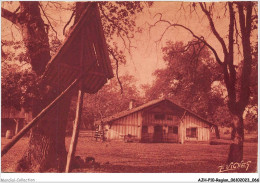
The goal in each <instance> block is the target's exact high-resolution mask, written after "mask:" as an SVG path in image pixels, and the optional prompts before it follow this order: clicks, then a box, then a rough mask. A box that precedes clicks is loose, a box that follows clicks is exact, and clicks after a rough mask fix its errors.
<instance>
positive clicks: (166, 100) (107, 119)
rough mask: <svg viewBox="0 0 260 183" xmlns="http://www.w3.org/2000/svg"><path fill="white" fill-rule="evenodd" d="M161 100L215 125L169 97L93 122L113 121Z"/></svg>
mask: <svg viewBox="0 0 260 183" xmlns="http://www.w3.org/2000/svg"><path fill="white" fill-rule="evenodd" d="M162 102H169V103H170V104H172V105H174V106H176V107H178V108H180V109H181V110H183V111H186V112H187V113H189V114H192V115H193V116H195V117H197V118H199V119H200V120H202V121H203V122H205V123H207V124H209V125H211V126H217V125H215V124H214V123H212V122H209V121H208V120H206V119H204V118H202V117H200V116H198V115H197V114H195V113H193V112H191V111H190V110H188V109H185V108H184V107H181V106H179V105H177V104H175V103H174V102H173V101H171V100H169V99H165V98H163V99H156V100H152V101H150V102H147V103H145V104H143V105H141V106H139V107H135V108H133V109H130V110H129V109H128V110H125V111H122V112H119V113H116V114H114V115H112V116H109V117H106V118H103V119H101V120H98V121H95V122H94V124H100V123H101V121H102V122H104V123H106V122H111V121H114V120H116V119H119V118H122V117H125V116H127V115H129V114H132V113H135V112H138V111H141V110H144V109H146V108H148V107H152V106H155V105H157V104H160V103H162Z"/></svg>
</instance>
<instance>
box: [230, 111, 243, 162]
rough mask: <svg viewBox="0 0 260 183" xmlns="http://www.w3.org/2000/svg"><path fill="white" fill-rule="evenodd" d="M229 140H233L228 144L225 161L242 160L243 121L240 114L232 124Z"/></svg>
mask: <svg viewBox="0 0 260 183" xmlns="http://www.w3.org/2000/svg"><path fill="white" fill-rule="evenodd" d="M231 140H233V143H232V144H230V148H229V155H228V160H227V163H228V164H230V163H231V162H233V163H235V162H238V163H239V162H241V161H242V160H243V143H244V123H243V117H242V115H241V116H240V117H239V120H238V121H236V122H235V123H234V124H233V129H232V133H231Z"/></svg>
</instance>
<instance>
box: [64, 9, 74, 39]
mask: <svg viewBox="0 0 260 183" xmlns="http://www.w3.org/2000/svg"><path fill="white" fill-rule="evenodd" d="M74 15H75V11H73V13H72V15H71V17H70V19H69V21H68V22H67V23H66V25H65V26H64V28H63V35H65V30H66V27H67V26H68V25H69V24H70V22H71V20H72V18H73V17H74Z"/></svg>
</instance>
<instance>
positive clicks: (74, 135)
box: [65, 33, 85, 173]
mask: <svg viewBox="0 0 260 183" xmlns="http://www.w3.org/2000/svg"><path fill="white" fill-rule="evenodd" d="M81 34H82V33H81ZM84 35H85V34H83V37H82V38H81V44H80V45H81V49H80V54H81V56H80V69H81V71H80V72H81V74H83V73H84V63H83V59H84V58H85V57H84V41H85V39H84ZM83 86H84V80H81V82H80V84H79V91H78V100H77V109H76V116H75V120H74V125H73V132H72V137H71V141H70V148H69V152H68V156H67V164H66V169H65V172H66V173H69V172H70V170H71V163H72V161H73V159H74V154H75V151H76V147H77V143H78V136H79V127H80V122H81V113H82V105H83V96H84V92H83Z"/></svg>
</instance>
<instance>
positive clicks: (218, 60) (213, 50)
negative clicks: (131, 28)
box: [149, 17, 223, 65]
mask: <svg viewBox="0 0 260 183" xmlns="http://www.w3.org/2000/svg"><path fill="white" fill-rule="evenodd" d="M160 22H163V23H167V24H169V27H181V28H183V29H185V30H187V31H188V32H190V34H191V35H192V36H193V37H194V38H196V39H197V40H199V41H201V42H203V43H204V44H205V45H206V46H207V47H208V48H209V49H210V50H211V51H212V52H213V54H214V56H215V58H216V61H217V62H218V63H219V64H220V65H222V64H223V62H222V61H221V60H220V58H219V56H218V54H217V51H216V50H215V49H214V48H213V47H212V46H211V45H210V44H209V43H208V42H207V41H206V40H205V39H204V38H203V37H199V36H197V35H196V34H194V32H193V31H192V30H191V29H189V28H188V27H185V26H184V25H181V24H172V23H171V22H170V21H167V20H163V19H161V17H160V20H158V21H156V22H155V23H154V24H153V25H151V26H150V28H149V29H151V28H152V27H154V26H156V24H158V23H160ZM169 27H167V28H166V29H169ZM164 33H165V32H164ZM164 33H163V34H164Z"/></svg>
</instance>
